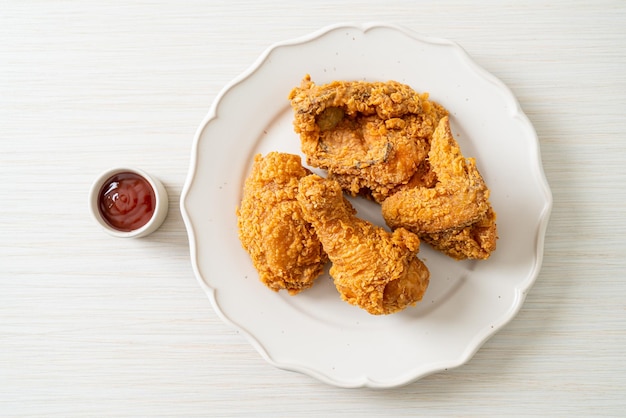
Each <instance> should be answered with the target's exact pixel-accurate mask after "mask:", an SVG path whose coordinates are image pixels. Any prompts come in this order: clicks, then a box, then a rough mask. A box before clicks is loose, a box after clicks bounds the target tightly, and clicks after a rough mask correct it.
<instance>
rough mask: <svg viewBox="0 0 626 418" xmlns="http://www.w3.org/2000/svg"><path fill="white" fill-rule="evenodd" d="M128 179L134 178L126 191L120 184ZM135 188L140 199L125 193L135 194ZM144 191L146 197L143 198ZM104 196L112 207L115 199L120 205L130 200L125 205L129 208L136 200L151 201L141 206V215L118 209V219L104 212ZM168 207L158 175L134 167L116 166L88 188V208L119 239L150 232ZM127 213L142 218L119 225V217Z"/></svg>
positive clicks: (161, 220) (106, 229)
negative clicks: (154, 175)
mask: <svg viewBox="0 0 626 418" xmlns="http://www.w3.org/2000/svg"><path fill="white" fill-rule="evenodd" d="M128 179H130V180H128ZM128 181H134V183H132V185H128V190H129V191H127V192H126V191H124V189H123V187H122V186H123V185H124V184H129V183H128ZM124 182H126V183H124ZM148 186H149V187H148ZM149 189H151V192H152V193H150V190H149ZM137 190H139V193H141V194H142V196H140V197H139V198H137V197H136V196H135V195H133V196H130V197H129V196H128V194H131V193H136V192H137ZM146 193H147V194H148V197H146ZM152 196H153V197H152ZM105 199H106V201H107V202H108V206H112V207H115V206H116V202H118V203H119V205H122V206H123V205H124V203H125V202H126V201H130V202H131V203H132V205H130V204H128V205H127V206H128V207H130V208H131V209H134V208H135V206H137V205H136V203H137V201H138V200H140V201H141V202H143V201H145V200H146V199H148V200H150V204H149V205H147V207H148V209H149V210H148V209H146V208H143V209H142V210H143V214H142V215H135V214H127V213H126V212H123V213H122V214H120V213H119V211H118V212H117V218H112V217H111V215H110V214H108V213H105V211H104V209H103V206H102V205H101V202H103V201H104V200H105ZM108 206H107V207H108ZM131 206H132V207H131ZM144 206H146V205H144ZM168 208H169V198H168V196H167V191H166V190H165V187H164V186H163V184H162V183H161V182H160V181H159V180H158V179H157V178H155V177H153V176H151V175H150V174H148V173H146V172H145V171H143V170H139V169H137V168H132V167H119V168H112V169H109V170H107V171H105V172H103V173H102V174H100V175H99V176H98V177H97V178H96V180H95V181H94V182H93V184H92V185H91V189H90V191H89V210H90V212H91V215H92V217H93V218H94V219H95V220H96V222H97V223H98V224H99V225H100V226H101V227H102V229H104V230H105V231H106V232H107V233H109V234H110V235H112V236H114V237H118V238H140V237H145V236H147V235H149V234H151V233H153V232H154V231H156V230H157V229H158V228H159V227H160V226H161V224H162V223H163V221H164V220H165V218H166V216H167V212H168ZM114 210H115V209H114ZM129 210H130V209H129ZM150 212H151V215H150ZM129 216H134V217H137V216H141V217H142V219H143V220H142V221H140V222H130V223H126V224H124V225H125V226H120V225H121V224H119V222H118V219H121V218H123V217H129ZM146 219H147V221H146ZM116 222H118V224H116Z"/></svg>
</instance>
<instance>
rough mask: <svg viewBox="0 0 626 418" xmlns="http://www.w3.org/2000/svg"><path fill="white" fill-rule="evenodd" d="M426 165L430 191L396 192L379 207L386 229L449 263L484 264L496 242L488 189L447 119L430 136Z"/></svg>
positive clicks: (417, 188)
mask: <svg viewBox="0 0 626 418" xmlns="http://www.w3.org/2000/svg"><path fill="white" fill-rule="evenodd" d="M428 162H429V164H430V167H431V170H432V172H433V173H434V174H435V176H436V178H437V181H436V183H435V184H434V186H433V187H425V186H418V187H406V188H400V189H399V190H398V191H397V192H396V193H394V194H393V195H391V196H389V197H388V198H387V199H386V200H385V201H384V202H383V203H382V213H383V217H384V219H385V221H386V222H387V224H388V225H389V226H390V227H391V228H398V227H404V228H407V229H409V230H410V231H413V232H415V233H416V234H418V235H419V236H420V238H422V239H423V240H424V241H426V242H428V243H429V244H431V245H432V246H433V247H435V248H436V249H438V250H440V251H443V252H444V253H446V254H448V255H450V256H451V257H454V258H457V259H463V258H478V259H485V258H488V257H489V255H490V253H491V252H492V251H493V250H495V242H496V239H497V232H496V225H495V212H494V211H493V209H492V207H491V204H490V203H489V189H488V188H487V185H486V184H485V182H484V180H483V178H482V176H481V175H480V173H479V172H478V169H477V168H476V163H475V161H474V160H473V159H465V157H463V154H462V153H461V149H460V148H459V146H458V144H457V142H456V141H455V139H454V137H453V135H452V132H451V130H450V123H449V120H448V117H447V116H446V117H444V118H442V119H441V121H440V123H439V126H438V127H437V129H436V130H435V132H434V134H433V137H432V141H431V146H430V151H429V153H428Z"/></svg>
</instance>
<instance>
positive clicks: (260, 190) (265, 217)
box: [237, 152, 328, 294]
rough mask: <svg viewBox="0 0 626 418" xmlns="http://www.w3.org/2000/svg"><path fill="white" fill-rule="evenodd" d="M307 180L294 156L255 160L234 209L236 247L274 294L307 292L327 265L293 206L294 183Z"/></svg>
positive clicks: (312, 233)
mask: <svg viewBox="0 0 626 418" xmlns="http://www.w3.org/2000/svg"><path fill="white" fill-rule="evenodd" d="M308 174H310V171H309V170H307V169H306V168H305V167H303V166H302V164H301V159H300V156H298V155H292V154H285V153H279V152H271V153H269V154H267V155H266V156H265V157H262V156H261V155H257V156H255V158H254V164H253V166H252V170H251V173H250V175H249V176H248V178H247V179H246V181H245V185H244V190H243V198H242V200H241V204H240V206H239V207H238V208H237V225H238V228H239V239H240V241H241V244H242V246H243V248H244V249H245V250H246V251H247V252H248V253H249V254H250V257H251V259H252V262H253V264H254V266H255V268H256V269H257V270H258V272H259V279H260V280H261V282H263V283H264V284H265V285H266V286H267V287H269V288H270V289H272V290H274V291H278V290H280V289H286V290H287V291H288V292H289V293H290V294H296V293H298V292H300V291H302V290H304V289H306V288H309V287H311V286H312V285H313V282H314V280H315V278H317V277H318V276H319V275H320V274H321V273H322V271H323V269H324V265H325V264H326V262H327V261H328V257H327V256H326V254H325V253H324V250H323V247H322V245H321V243H320V241H319V240H318V239H317V235H316V234H315V231H314V230H313V228H312V226H311V224H310V223H309V222H307V221H306V220H305V219H304V217H303V214H302V210H301V208H300V205H299V204H298V202H297V201H296V194H297V191H298V183H299V180H300V178H302V177H305V176H307V175H308Z"/></svg>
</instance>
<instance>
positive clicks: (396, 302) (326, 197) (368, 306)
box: [297, 174, 430, 315]
mask: <svg viewBox="0 0 626 418" xmlns="http://www.w3.org/2000/svg"><path fill="white" fill-rule="evenodd" d="M297 200H298V202H299V203H300V205H301V207H302V210H303V215H304V218H305V219H306V220H307V221H309V222H310V223H311V224H312V225H313V227H314V228H315V231H316V233H317V236H318V238H319V240H320V241H321V243H322V245H323V247H324V250H325V251H326V253H327V254H328V257H329V258H330V260H331V262H332V267H331V269H330V275H331V276H332V277H333V280H334V283H335V286H336V287H337V290H338V291H339V293H340V294H341V297H342V298H343V299H344V300H345V301H347V302H348V303H350V304H353V305H357V306H359V307H361V308H363V309H365V310H366V311H367V312H369V313H371V314H373V315H380V314H390V313H394V312H397V311H400V310H402V309H404V308H406V307H407V306H410V305H414V304H415V303H416V302H418V301H419V300H421V299H422V297H423V295H424V292H425V291H426V288H427V286H428V282H429V277H430V273H429V271H428V269H427V268H426V266H425V265H424V264H423V263H422V261H421V260H419V259H418V258H417V256H416V254H417V252H418V251H419V245H420V240H419V238H418V237H417V235H415V234H413V233H411V232H409V231H407V230H405V229H403V228H399V229H396V230H395V231H394V232H393V233H390V232H387V231H386V230H385V229H383V228H381V227H378V226H375V225H373V224H372V223H370V222H367V221H365V220H362V219H360V218H358V217H357V216H356V215H355V211H354V208H353V207H352V205H351V204H350V203H349V202H348V201H347V200H346V199H345V198H344V195H343V191H342V189H341V187H340V185H339V183H337V182H336V181H334V180H327V179H323V178H322V177H319V176H317V175H315V174H312V175H310V176H307V177H304V178H302V179H301V180H300V187H299V191H298V195H297Z"/></svg>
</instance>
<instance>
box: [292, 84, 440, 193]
mask: <svg viewBox="0 0 626 418" xmlns="http://www.w3.org/2000/svg"><path fill="white" fill-rule="evenodd" d="M289 99H290V101H291V106H292V108H293V110H294V129H295V131H296V133H298V134H299V135H300V140H301V147H302V152H303V153H304V154H305V155H306V157H307V163H308V164H309V165H311V166H313V167H317V168H321V169H325V170H328V173H329V176H330V177H332V178H333V179H335V180H336V181H337V182H339V184H340V185H341V187H342V188H343V189H344V190H345V191H347V192H348V193H350V194H351V195H353V196H356V195H357V194H367V195H369V196H371V197H373V198H374V200H376V201H378V202H380V201H382V200H383V199H384V198H385V197H387V196H388V195H389V193H390V191H391V190H392V189H394V188H395V187H397V186H399V185H402V184H406V183H407V182H409V180H410V179H411V178H412V177H413V176H414V175H415V173H416V171H418V168H419V166H420V163H422V162H423V161H424V160H425V159H426V156H427V154H428V147H429V145H428V144H429V139H430V136H431V135H432V133H433V131H434V129H435V127H436V126H437V123H438V122H439V120H440V119H441V118H442V117H443V116H445V115H446V114H447V111H446V110H445V109H444V108H443V107H442V106H440V105H438V104H436V103H434V102H432V101H429V100H428V94H426V93H424V94H418V93H416V92H415V91H414V90H412V89H411V88H410V87H409V86H407V85H405V84H401V83H398V82H395V81H389V82H385V83H382V82H365V81H334V82H332V83H329V84H325V85H316V84H315V83H313V82H312V81H311V78H310V77H309V76H308V75H307V76H306V77H305V78H304V79H303V80H302V83H301V85H300V87H297V88H294V89H293V90H292V91H291V93H290V95H289Z"/></svg>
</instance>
